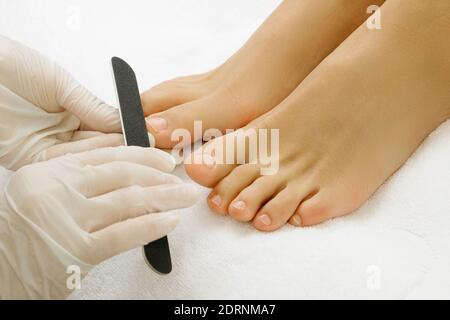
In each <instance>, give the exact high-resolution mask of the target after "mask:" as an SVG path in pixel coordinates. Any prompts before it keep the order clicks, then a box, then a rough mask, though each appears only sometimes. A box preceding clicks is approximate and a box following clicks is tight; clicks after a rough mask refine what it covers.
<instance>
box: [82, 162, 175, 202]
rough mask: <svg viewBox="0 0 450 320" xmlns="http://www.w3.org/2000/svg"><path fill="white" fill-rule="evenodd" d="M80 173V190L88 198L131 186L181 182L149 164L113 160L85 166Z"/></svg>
mask: <svg viewBox="0 0 450 320" xmlns="http://www.w3.org/2000/svg"><path fill="white" fill-rule="evenodd" d="M84 170H85V172H86V174H85V175H80V181H79V182H78V184H79V191H80V192H81V193H82V194H84V196H86V197H87V198H91V197H95V196H98V195H101V194H104V193H108V192H112V191H115V190H117V189H122V188H126V187H130V186H134V185H137V186H141V187H150V186H156V185H161V184H174V183H181V182H182V180H181V179H180V178H178V177H177V176H174V175H172V174H169V173H164V172H161V171H159V170H157V169H154V168H152V167H149V166H145V165H141V164H136V163H131V162H125V161H113V162H109V163H105V164H101V165H98V166H88V167H85V168H84Z"/></svg>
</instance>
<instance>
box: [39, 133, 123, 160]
mask: <svg viewBox="0 0 450 320" xmlns="http://www.w3.org/2000/svg"><path fill="white" fill-rule="evenodd" d="M123 143H124V141H123V135H122V134H120V133H110V134H102V135H97V136H92V137H91V138H87V139H82V140H75V141H70V142H64V143H59V144H55V145H53V146H51V147H50V148H48V149H46V150H45V151H44V152H43V154H41V155H40V157H39V158H40V159H42V160H49V159H53V158H56V157H60V156H63V155H65V154H68V153H79V152H85V151H90V150H96V149H98V148H105V147H116V146H121V145H123Z"/></svg>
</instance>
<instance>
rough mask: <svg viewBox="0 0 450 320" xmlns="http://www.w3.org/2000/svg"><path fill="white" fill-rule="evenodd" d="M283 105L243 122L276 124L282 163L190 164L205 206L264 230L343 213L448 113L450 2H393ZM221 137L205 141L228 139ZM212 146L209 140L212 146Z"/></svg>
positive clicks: (306, 223)
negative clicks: (267, 170) (268, 168)
mask: <svg viewBox="0 0 450 320" xmlns="http://www.w3.org/2000/svg"><path fill="white" fill-rule="evenodd" d="M381 12H382V17H383V25H382V29H381V30H368V29H367V28H366V26H365V25H362V26H361V27H360V28H359V29H358V30H357V31H356V32H355V33H354V34H353V35H352V36H350V37H349V38H348V39H347V40H346V41H345V42H344V43H343V44H342V45H341V46H340V47H339V48H338V49H337V50H336V51H335V52H334V53H333V54H332V55H331V56H330V57H328V58H327V59H326V60H325V61H324V62H323V63H322V64H321V65H319V67H317V68H316V70H315V71H314V72H313V73H312V74H311V75H310V76H309V77H308V78H307V79H306V80H304V82H303V83H302V84H300V86H299V87H298V88H297V89H296V90H295V91H294V92H293V93H292V94H291V95H290V96H289V97H288V98H287V99H286V100H284V101H283V102H282V103H281V104H280V105H278V106H277V107H276V108H275V109H273V110H272V111H270V112H269V113H267V114H265V115H263V116H262V117H260V118H258V119H256V120H255V121H253V122H252V123H250V124H249V125H247V126H246V127H244V129H243V130H248V129H256V130H258V129H268V128H269V129H270V128H277V129H279V134H280V150H279V171H278V173H277V174H275V175H271V176H262V175H261V173H260V168H261V165H258V164H244V165H222V164H215V165H213V166H211V165H209V166H208V165H205V164H195V163H194V164H187V165H186V170H187V172H188V174H189V175H190V176H191V177H192V178H193V179H194V180H195V181H197V182H199V183H200V184H202V185H205V186H211V187H212V186H213V187H214V189H213V191H212V192H211V194H210V196H209V197H208V204H209V206H210V207H211V208H212V209H213V210H214V211H216V212H218V213H223V214H226V213H228V214H229V215H230V216H232V217H233V218H235V219H237V220H239V221H252V223H253V225H254V226H255V227H256V228H257V229H259V230H262V231H272V230H275V229H277V228H280V227H281V226H283V225H284V224H285V223H286V222H288V221H289V222H290V223H291V224H293V225H296V226H310V225H314V224H318V223H321V222H323V221H325V220H327V219H330V218H333V217H337V216H342V215H345V214H348V213H350V212H352V211H354V210H356V209H357V208H358V207H360V206H361V205H362V204H363V203H364V202H365V201H366V199H367V198H368V197H369V196H370V195H371V194H372V193H373V192H374V191H375V190H376V189H377V188H378V187H379V186H380V185H381V184H382V183H383V182H384V181H385V180H386V179H387V178H388V177H389V176H390V175H392V174H393V173H394V172H395V171H396V170H397V169H398V168H399V167H400V166H401V165H402V164H403V163H404V162H405V161H406V160H407V159H408V157H409V156H410V155H411V154H412V153H413V152H414V150H415V149H416V148H417V147H418V146H419V144H420V143H421V142H422V141H423V140H424V139H425V138H426V137H427V135H428V134H429V133H430V132H431V131H433V130H434V129H435V128H436V127H437V126H438V125H439V124H440V123H442V122H443V121H445V120H446V119H448V117H449V114H450V89H449V88H450V61H449V57H450V43H449V42H448V39H447V35H448V34H449V33H450V18H449V17H450V4H449V3H448V1H446V0H445V1H444V0H442V1H435V2H433V3H430V2H426V3H425V2H423V1H409V0H408V1H406V0H403V1H392V2H389V1H388V2H387V3H386V4H385V5H384V6H383V7H382V8H381ZM225 139H226V136H225V137H221V138H218V139H215V140H213V141H211V142H210V143H209V144H207V145H205V146H204V147H203V149H202V150H200V152H206V149H205V147H207V146H208V147H210V146H211V143H212V144H214V145H221V144H224V143H225V142H224V141H226V140H225ZM209 150H210V149H209Z"/></svg>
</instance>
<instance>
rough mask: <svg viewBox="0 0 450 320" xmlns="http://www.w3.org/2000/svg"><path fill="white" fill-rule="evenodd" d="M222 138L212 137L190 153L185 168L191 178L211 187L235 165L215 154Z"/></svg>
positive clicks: (220, 146) (220, 145)
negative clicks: (212, 138)
mask: <svg viewBox="0 0 450 320" xmlns="http://www.w3.org/2000/svg"><path fill="white" fill-rule="evenodd" d="M224 140H225V138H224V137H220V138H217V139H214V140H212V141H210V142H209V143H207V144H205V145H204V146H203V147H201V148H199V149H198V150H196V151H194V152H193V153H192V154H191V156H190V157H189V159H188V160H187V161H186V162H185V169H186V173H187V174H188V175H189V176H190V177H191V178H192V180H194V181H195V182H197V183H199V184H201V185H203V186H205V187H210V188H211V187H214V186H215V185H216V184H217V183H218V182H219V181H220V180H222V179H223V178H224V177H226V176H227V175H228V174H229V173H230V172H231V171H232V170H233V169H234V168H235V167H236V166H237V165H236V164H234V163H226V162H224V161H222V159H219V157H218V156H217V154H216V150H218V149H219V148H222V142H223V141H224Z"/></svg>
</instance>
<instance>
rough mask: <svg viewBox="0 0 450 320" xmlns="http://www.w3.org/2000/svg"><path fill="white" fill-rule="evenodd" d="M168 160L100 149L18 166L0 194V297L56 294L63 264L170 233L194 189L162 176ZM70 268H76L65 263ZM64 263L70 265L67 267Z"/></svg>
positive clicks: (141, 151)
mask: <svg viewBox="0 0 450 320" xmlns="http://www.w3.org/2000/svg"><path fill="white" fill-rule="evenodd" d="M174 166H175V162H174V160H173V158H172V157H171V156H170V155H168V154H166V153H164V152H163V151H160V150H157V149H151V148H140V147H116V148H103V149H97V150H94V151H88V152H83V153H78V154H69V155H65V156H62V157H59V158H56V159H53V160H48V161H43V162H39V163H35V164H31V165H28V166H25V167H23V168H21V169H20V170H18V171H17V172H16V173H14V174H13V175H12V176H11V177H10V179H9V181H8V184H7V185H6V189H5V192H4V195H3V196H2V197H1V198H0V298H1V299H10V298H13V299H15V298H62V297H65V296H67V295H68V294H69V293H70V290H69V289H70V288H67V287H66V281H67V279H68V277H69V276H70V275H69V274H67V272H68V271H70V270H76V269H77V268H79V269H80V271H81V276H83V275H85V274H86V272H88V271H89V269H90V268H92V266H93V265H96V264H98V263H99V262H101V261H103V260H105V259H108V258H110V257H112V256H114V255H117V254H119V253H121V252H124V251H126V250H129V249H132V248H135V247H138V246H142V245H144V244H147V243H148V242H150V241H153V240H155V239H158V238H160V237H162V236H164V235H166V234H167V233H168V232H170V231H171V230H172V229H173V228H174V227H175V225H176V223H177V215H176V214H175V213H173V212H172V213H168V212H166V211H168V210H172V209H177V208H183V207H187V206H191V205H193V204H194V203H195V202H196V201H197V199H198V192H197V189H196V188H195V187H194V186H193V185H190V184H186V183H182V182H181V180H180V179H179V178H177V177H176V176H173V175H171V174H168V173H167V172H169V171H171V170H173V168H174ZM73 266H75V269H70V268H73ZM68 268H69V269H68Z"/></svg>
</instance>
